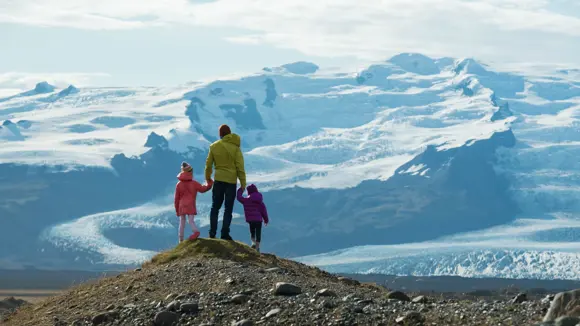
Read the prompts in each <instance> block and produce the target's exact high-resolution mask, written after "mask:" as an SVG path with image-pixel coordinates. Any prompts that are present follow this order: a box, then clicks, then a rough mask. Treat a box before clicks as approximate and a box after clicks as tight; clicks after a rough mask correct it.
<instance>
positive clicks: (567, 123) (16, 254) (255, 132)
mask: <svg viewBox="0 0 580 326" xmlns="http://www.w3.org/2000/svg"><path fill="white" fill-rule="evenodd" d="M579 110H580V74H579V73H577V72H576V70H562V69H558V70H554V71H550V72H546V71H543V70H542V71H540V70H533V71H532V72H531V73H530V72H526V73H522V72H510V71H501V72H498V71H494V70H492V69H491V68H490V67H488V66H486V65H483V64H481V63H478V62H477V61H475V60H473V59H460V60H456V59H452V58H440V59H432V58H428V57H426V56H423V55H420V54H401V55H397V56H395V57H393V58H391V59H390V60H388V61H385V62H382V63H377V64H374V65H371V66H370V67H368V68H366V69H364V70H363V71H360V72H357V73H327V72H325V71H324V69H320V68H319V67H318V66H317V65H315V64H312V63H307V62H296V63H292V64H288V65H284V66H281V67H273V68H264V69H263V71H261V72H259V73H256V74H253V75H249V76H244V77H241V78H227V79H221V80H216V81H213V82H206V83H191V84H187V85H182V86H178V87H173V88H152V87H149V88H146V87H142V88H80V89H79V88H76V87H74V86H70V87H68V88H66V89H58V88H55V87H54V86H52V85H49V84H48V83H39V84H38V85H37V87H36V88H35V89H34V90H31V91H26V92H23V93H20V94H14V95H12V96H9V97H5V98H1V99H0V122H1V123H2V127H1V129H0V143H1V146H0V180H1V181H0V226H1V227H0V262H2V266H4V265H6V266H9V267H15V268H17V267H23V266H29V265H34V266H36V267H43V268H62V267H66V268H83V269H87V268H90V269H107V268H114V267H121V266H125V265H131V264H137V263H139V262H140V261H143V260H144V259H147V258H148V257H150V256H151V255H152V254H153V253H154V252H155V251H158V250H161V249H164V248H167V247H169V246H171V245H173V244H174V243H175V239H176V236H175V233H176V230H175V226H176V222H177V221H176V219H175V217H174V213H173V208H172V204H171V203H172V191H173V187H174V185H175V181H176V180H175V175H176V174H177V172H178V170H179V163H180V162H181V161H182V160H187V161H189V162H190V163H191V164H192V166H193V167H194V169H195V171H196V174H198V178H199V179H202V176H201V173H202V170H203V166H204V160H205V156H206V153H207V147H208V145H209V144H210V143H211V142H213V141H215V140H216V135H217V127H218V126H219V125H220V124H222V123H228V124H229V125H230V126H232V129H234V130H235V132H237V133H239V134H240V135H241V136H242V142H243V144H242V147H243V151H244V153H245V154H244V155H245V159H246V168H247V170H248V179H249V181H250V182H254V183H256V184H257V185H258V186H259V187H260V189H261V190H262V191H263V192H264V193H265V199H266V203H267V204H268V208H269V210H270V212H271V215H272V217H273V222H272V224H271V225H270V226H268V228H267V229H266V230H265V235H264V250H267V251H268V250H270V251H273V252H276V253H277V254H280V255H285V256H289V257H300V258H298V259H300V260H303V261H306V262H309V263H311V264H315V265H319V266H324V267H325V268H327V269H329V270H334V271H341V272H363V273H364V272H374V273H376V272H379V273H389V274H414V275H463V276H506V277H536V278H574V279H576V278H580V275H578V274H577V273H576V272H574V271H575V270H577V269H574V268H573V267H574V266H580V257H579V256H578V255H577V254H576V252H577V249H578V247H579V246H578V242H577V240H578V237H577V236H576V233H577V232H578V231H577V228H578V225H579V224H578V221H580V219H578V217H577V213H578V212H580V205H578V204H577V200H576V197H577V196H576V195H577V194H578V189H580V188H579V186H580V178H578V175H579V172H580V163H577V160H576V159H575V158H576V157H577V156H576V155H574V154H575V152H576V151H578V149H579V148H580V147H579V146H578V145H579V144H580V133H578V130H577V124H578V120H577V116H578V114H577V112H578V111H579ZM199 201H200V202H199V203H198V206H199V210H200V215H199V218H198V220H199V221H201V223H202V225H206V224H207V215H208V212H209V203H210V196H209V195H202V196H200V198H199ZM236 212H237V213H240V207H239V205H237V207H236ZM234 224H235V225H234V231H233V232H234V236H235V237H236V238H239V239H246V238H247V234H246V233H247V230H246V225H245V223H244V222H243V220H242V219H240V218H235V219H234ZM22 239H28V240H27V241H26V242H23V241H22Z"/></svg>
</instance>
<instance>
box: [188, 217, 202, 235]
mask: <svg viewBox="0 0 580 326" xmlns="http://www.w3.org/2000/svg"><path fill="white" fill-rule="evenodd" d="M194 217H195V215H187V220H188V221H189V226H191V231H193V233H195V232H199V229H198V228H197V225H195V220H194Z"/></svg>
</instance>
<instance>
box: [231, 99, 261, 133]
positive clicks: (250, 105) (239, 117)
mask: <svg viewBox="0 0 580 326" xmlns="http://www.w3.org/2000/svg"><path fill="white" fill-rule="evenodd" d="M220 109H221V110H222V111H223V112H224V115H225V116H226V117H228V118H230V119H233V120H234V121H235V122H236V125H237V126H238V127H240V128H243V129H246V130H251V129H266V127H265V126H264V123H263V122H262V116H261V115H260V112H258V109H257V107H256V100H254V99H251V98H250V99H246V100H244V104H243V105H241V104H222V105H220Z"/></svg>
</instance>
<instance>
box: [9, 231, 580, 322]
mask: <svg viewBox="0 0 580 326" xmlns="http://www.w3.org/2000/svg"><path fill="white" fill-rule="evenodd" d="M420 294H421V293H403V292H400V291H389V290H388V289H386V288H385V287H382V286H378V285H376V284H375V283H360V282H358V281H355V280H353V279H350V278H344V277H341V276H337V275H332V274H329V273H326V272H324V271H322V270H319V269H317V268H314V267H310V266H306V265H303V264H300V263H297V262H294V261H291V260H286V259H281V258H278V257H276V256H273V255H268V254H258V253H257V252H255V251H254V250H252V249H251V248H249V247H248V246H246V245H244V244H241V243H238V242H233V241H222V240H208V239H198V240H196V241H194V242H190V241H186V242H184V243H182V244H180V245H179V246H177V247H176V248H174V249H173V250H170V251H168V252H164V253H161V254H159V255H158V256H156V257H154V258H153V260H152V261H151V262H148V263H146V264H144V265H143V266H142V268H138V269H136V270H132V271H129V272H126V273H122V274H119V275H116V276H112V277H105V278H102V279H99V280H96V281H90V282H88V283H85V284H81V285H78V286H76V287H73V288H71V289H70V290H69V291H67V292H64V293H63V294H61V295H57V296H54V297H51V298H48V299H46V300H44V301H42V302H40V303H38V304H35V305H23V306H22V307H20V309H19V310H18V311H16V312H15V313H12V314H10V315H9V316H8V317H6V318H5V320H4V322H3V323H4V324H6V325H17V326H24V325H30V326H33V325H34V326H36V325H51V326H52V325H57V326H61V325H62V326H64V325H66V326H68V325H78V326H80V325H147V326H160V325H196V326H197V325H237V326H247V325H534V324H537V323H539V322H540V321H542V319H543V318H544V316H545V315H546V313H547V312H548V310H549V307H550V304H551V301H552V299H553V296H552V297H550V296H548V297H546V298H544V294H542V295H539V294H534V293H528V294H525V293H521V294H518V295H513V294H509V293H505V294H500V293H498V294H496V295H493V296H477V295H473V294H472V295H453V296H451V295H441V294H439V295H437V294H427V295H425V294H423V295H420ZM566 298H567V297H566ZM572 298H573V299H574V298H575V296H572ZM564 299H565V298H564ZM562 300H563V299H562V296H561V295H559V297H557V299H556V300H554V303H556V302H558V306H559V307H560V308H559V310H556V311H552V310H553V309H552V310H551V312H549V313H548V315H550V313H551V314H552V315H550V316H551V317H550V318H551V320H552V321H554V320H555V319H557V318H560V317H561V316H562V315H566V314H572V315H573V314H574V313H575V311H573V309H570V308H569V306H568V301H562ZM570 320H573V319H570ZM564 322H566V320H565V321H564ZM543 325H559V326H561V325H573V326H575V325H576V324H575V323H574V324H568V323H566V324H562V321H561V320H559V321H558V323H555V322H554V323H545V324H543Z"/></svg>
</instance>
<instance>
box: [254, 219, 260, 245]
mask: <svg viewBox="0 0 580 326" xmlns="http://www.w3.org/2000/svg"><path fill="white" fill-rule="evenodd" d="M254 228H255V229H256V250H258V252H259V251H260V242H262V222H256V224H255V226H254Z"/></svg>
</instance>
